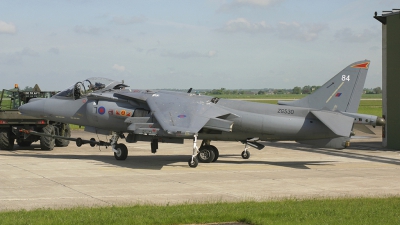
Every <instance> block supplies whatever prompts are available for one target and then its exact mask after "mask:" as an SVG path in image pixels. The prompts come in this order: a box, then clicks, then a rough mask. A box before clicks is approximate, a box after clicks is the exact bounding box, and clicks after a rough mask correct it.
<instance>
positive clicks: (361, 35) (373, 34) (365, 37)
mask: <svg viewBox="0 0 400 225" xmlns="http://www.w3.org/2000/svg"><path fill="white" fill-rule="evenodd" d="M378 37H380V34H379V32H378V31H372V30H370V29H364V30H363V31H362V32H355V31H353V30H352V29H350V28H343V29H341V30H338V31H336V33H335V39H336V40H338V41H342V42H350V43H359V42H368V41H371V40H373V39H377V38H378Z"/></svg>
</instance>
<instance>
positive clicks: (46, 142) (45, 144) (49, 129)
mask: <svg viewBox="0 0 400 225" xmlns="http://www.w3.org/2000/svg"><path fill="white" fill-rule="evenodd" d="M42 132H43V133H45V134H51V135H55V133H56V131H55V129H54V126H53V125H47V126H45V127H43V129H42ZM55 142H56V140H55V139H54V138H52V137H45V136H40V148H41V149H42V150H49V151H51V150H53V149H54V145H55Z"/></svg>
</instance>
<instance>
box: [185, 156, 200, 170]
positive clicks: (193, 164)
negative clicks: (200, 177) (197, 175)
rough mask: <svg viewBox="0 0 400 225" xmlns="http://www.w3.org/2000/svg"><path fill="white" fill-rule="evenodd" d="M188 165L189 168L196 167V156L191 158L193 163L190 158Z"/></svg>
mask: <svg viewBox="0 0 400 225" xmlns="http://www.w3.org/2000/svg"><path fill="white" fill-rule="evenodd" d="M188 164H189V166H190V167H192V168H196V167H197V165H199V160H198V159H197V156H196V157H194V158H193V161H192V158H190V159H189V161H188Z"/></svg>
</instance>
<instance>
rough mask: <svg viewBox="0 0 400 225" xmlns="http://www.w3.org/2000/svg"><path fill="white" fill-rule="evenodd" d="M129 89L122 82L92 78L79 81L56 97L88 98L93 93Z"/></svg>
mask: <svg viewBox="0 0 400 225" xmlns="http://www.w3.org/2000/svg"><path fill="white" fill-rule="evenodd" d="M126 87H129V86H128V85H126V84H124V83H123V82H121V81H115V80H111V79H108V78H103V77H91V78H88V79H86V80H84V81H78V82H76V83H75V84H74V85H72V86H70V87H68V88H67V89H65V90H63V91H61V92H59V93H58V94H56V95H55V96H56V97H74V98H75V99H78V98H80V97H81V96H86V95H88V94H89V93H93V92H96V93H98V92H104V91H112V90H120V89H124V88H126Z"/></svg>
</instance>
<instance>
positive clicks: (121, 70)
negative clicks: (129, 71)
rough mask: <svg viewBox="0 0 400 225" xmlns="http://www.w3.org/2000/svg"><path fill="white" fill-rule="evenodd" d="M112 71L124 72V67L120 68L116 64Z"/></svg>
mask: <svg viewBox="0 0 400 225" xmlns="http://www.w3.org/2000/svg"><path fill="white" fill-rule="evenodd" d="M112 68H113V69H114V70H116V71H119V72H124V71H125V66H120V65H118V64H114V66H113V67H112Z"/></svg>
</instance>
